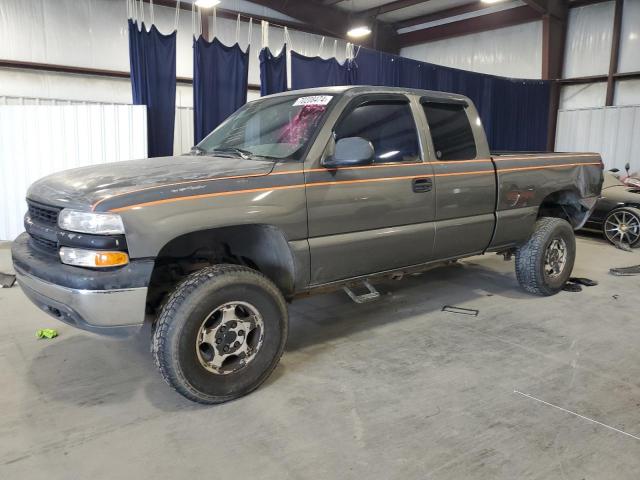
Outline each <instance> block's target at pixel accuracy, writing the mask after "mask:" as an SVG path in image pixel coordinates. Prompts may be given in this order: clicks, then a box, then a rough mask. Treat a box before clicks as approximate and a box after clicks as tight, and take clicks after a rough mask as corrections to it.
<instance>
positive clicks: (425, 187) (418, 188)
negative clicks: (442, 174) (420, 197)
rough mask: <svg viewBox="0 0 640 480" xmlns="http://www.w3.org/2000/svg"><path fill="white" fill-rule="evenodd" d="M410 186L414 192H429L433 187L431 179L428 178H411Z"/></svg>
mask: <svg viewBox="0 0 640 480" xmlns="http://www.w3.org/2000/svg"><path fill="white" fill-rule="evenodd" d="M411 187H412V188H413V191H414V192H416V193H422V192H430V191H431V189H432V188H433V180H431V179H430V178H414V179H413V180H411Z"/></svg>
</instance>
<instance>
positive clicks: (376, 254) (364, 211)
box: [305, 94, 435, 285]
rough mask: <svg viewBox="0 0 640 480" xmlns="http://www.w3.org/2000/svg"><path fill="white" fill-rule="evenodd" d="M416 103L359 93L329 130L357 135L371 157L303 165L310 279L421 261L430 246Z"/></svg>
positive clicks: (429, 201) (428, 178)
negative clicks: (359, 161) (371, 151)
mask: <svg viewBox="0 0 640 480" xmlns="http://www.w3.org/2000/svg"><path fill="white" fill-rule="evenodd" d="M418 108H421V107H420V106H419V104H418V103H417V101H416V102H415V103H414V101H411V100H409V98H408V97H406V96H405V95H400V94H392V95H390V94H380V95H367V96H366V97H364V96H360V97H358V98H357V99H355V100H354V101H352V102H350V103H349V104H348V105H347V106H346V107H345V109H344V110H343V112H342V113H341V114H340V116H339V117H338V120H337V121H336V122H335V124H334V127H333V134H332V139H331V140H330V141H329V146H328V148H327V154H328V155H330V154H331V153H332V150H333V148H332V147H334V146H335V142H338V141H340V140H341V139H343V138H351V137H360V138H364V139H366V140H368V141H370V142H371V144H372V145H373V148H374V156H373V158H372V159H371V161H370V162H369V163H368V164H366V165H358V166H348V165H345V166H340V165H336V166H335V167H332V168H326V167H324V166H323V164H322V163H323V162H322V160H323V159H324V158H326V156H327V155H324V156H323V159H317V161H315V162H311V164H310V165H305V183H306V193H307V211H308V225H309V247H310V254H311V284H312V285H318V284H323V283H329V282H333V281H337V280H342V279H346V278H352V277H356V276H360V275H367V274H371V273H376V272H380V271H384V270H390V269H395V268H399V267H404V266H410V265H415V264H420V263H424V262H426V261H428V260H430V259H431V258H432V251H433V245H434V234H435V227H434V223H433V221H434V217H435V191H434V189H433V177H432V167H431V165H430V163H428V162H426V163H425V162H424V160H423V159H424V156H423V154H422V152H423V151H425V149H426V143H425V139H424V138H422V137H423V135H419V133H418V132H425V131H426V130H425V128H424V126H423V125H422V124H420V123H418V124H417V123H416V119H418V122H420V121H421V120H419V119H420V118H422V117H420V116H418V115H416V114H415V113H416V109H418Z"/></svg>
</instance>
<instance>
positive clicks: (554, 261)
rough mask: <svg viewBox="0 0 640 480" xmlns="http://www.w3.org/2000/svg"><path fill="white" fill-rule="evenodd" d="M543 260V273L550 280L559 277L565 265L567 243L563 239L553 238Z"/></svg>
mask: <svg viewBox="0 0 640 480" xmlns="http://www.w3.org/2000/svg"><path fill="white" fill-rule="evenodd" d="M544 259H545V261H544V273H545V274H546V275H547V276H548V277H550V278H556V277H558V276H560V274H561V273H562V272H563V271H564V267H565V265H566V264H567V243H566V242H565V241H564V239H563V238H555V239H553V240H552V241H551V243H550V244H549V246H548V247H547V251H546V252H545V256H544Z"/></svg>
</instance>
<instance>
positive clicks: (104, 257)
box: [60, 247, 129, 268]
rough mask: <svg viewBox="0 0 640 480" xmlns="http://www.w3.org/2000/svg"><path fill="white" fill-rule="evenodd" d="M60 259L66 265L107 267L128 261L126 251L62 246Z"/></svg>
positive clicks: (118, 265) (120, 264)
mask: <svg viewBox="0 0 640 480" xmlns="http://www.w3.org/2000/svg"><path fill="white" fill-rule="evenodd" d="M60 260H62V263H66V264H67V265H76V266H78V267H92V268H107V267H120V266H122V265H126V264H128V263H129V255H127V253H126V252H101V251H96V250H84V249H80V248H69V247H62V248H61V249H60Z"/></svg>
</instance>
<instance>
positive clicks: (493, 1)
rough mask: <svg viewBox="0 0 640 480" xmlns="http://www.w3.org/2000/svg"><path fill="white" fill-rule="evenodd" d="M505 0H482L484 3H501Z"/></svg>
mask: <svg viewBox="0 0 640 480" xmlns="http://www.w3.org/2000/svg"><path fill="white" fill-rule="evenodd" d="M504 1H505V0H482V3H500V2H504Z"/></svg>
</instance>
